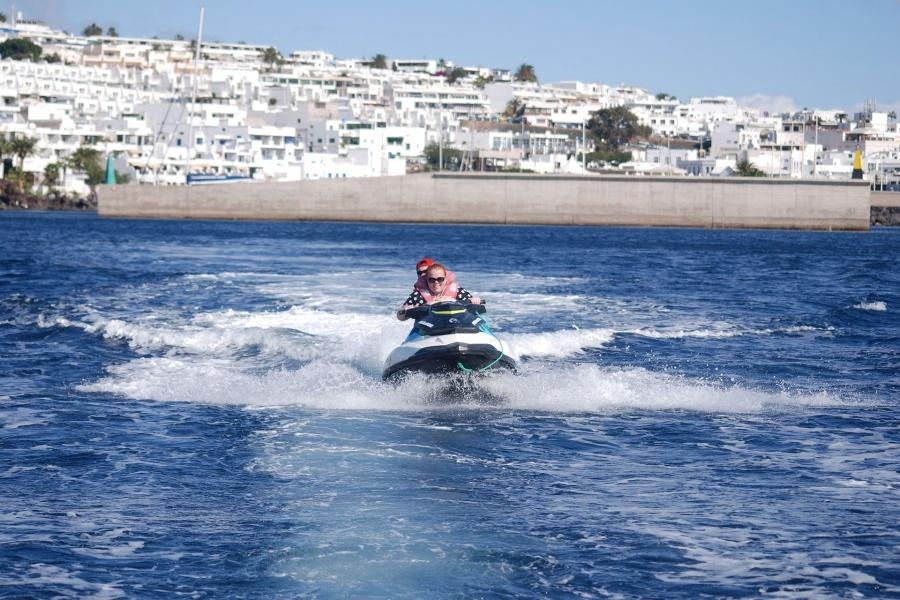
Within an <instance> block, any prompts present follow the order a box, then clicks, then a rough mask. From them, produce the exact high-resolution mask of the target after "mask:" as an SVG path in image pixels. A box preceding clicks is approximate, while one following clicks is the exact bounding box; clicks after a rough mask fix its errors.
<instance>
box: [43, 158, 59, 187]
mask: <svg viewBox="0 0 900 600" xmlns="http://www.w3.org/2000/svg"><path fill="white" fill-rule="evenodd" d="M59 171H60V164H59V163H56V162H52V163H47V166H46V167H44V185H46V186H47V192H48V193H53V190H54V188H55V187H56V184H57V183H59Z"/></svg>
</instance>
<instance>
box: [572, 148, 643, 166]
mask: <svg viewBox="0 0 900 600" xmlns="http://www.w3.org/2000/svg"><path fill="white" fill-rule="evenodd" d="M576 160H578V161H579V162H581V153H580V152H579V153H578V155H577V156H576ZM585 160H586V162H588V163H592V162H603V163H616V164H622V163H626V162H629V161H631V152H620V151H618V150H597V151H596V152H588V153H587V156H585Z"/></svg>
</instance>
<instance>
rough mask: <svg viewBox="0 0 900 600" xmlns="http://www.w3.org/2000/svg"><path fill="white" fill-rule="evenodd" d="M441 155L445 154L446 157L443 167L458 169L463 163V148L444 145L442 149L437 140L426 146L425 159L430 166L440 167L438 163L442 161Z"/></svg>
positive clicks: (452, 169) (444, 157)
mask: <svg viewBox="0 0 900 600" xmlns="http://www.w3.org/2000/svg"><path fill="white" fill-rule="evenodd" d="M441 156H443V159H444V164H443V166H442V167H441V168H443V169H449V170H451V171H456V170H458V169H459V166H460V165H461V164H462V156H463V153H462V150H457V149H456V148H449V147H447V146H444V147H443V149H441V147H440V146H439V145H438V144H437V142H431V143H430V144H428V145H427V146H425V160H426V161H427V162H428V166H429V167H431V168H432V169H437V168H438V163H439V162H440V159H441Z"/></svg>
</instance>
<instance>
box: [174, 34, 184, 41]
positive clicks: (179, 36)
mask: <svg viewBox="0 0 900 600" xmlns="http://www.w3.org/2000/svg"><path fill="white" fill-rule="evenodd" d="M175 39H176V40H177V41H179V42H183V41H184V36H183V35H181V34H180V33H176V34H175Z"/></svg>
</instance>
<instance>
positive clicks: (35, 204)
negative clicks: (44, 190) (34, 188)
mask: <svg viewBox="0 0 900 600" xmlns="http://www.w3.org/2000/svg"><path fill="white" fill-rule="evenodd" d="M0 210H77V211H96V210H97V200H96V199H95V198H78V197H73V196H66V195H64V194H47V195H46V196H35V195H32V194H4V195H2V196H0Z"/></svg>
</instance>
